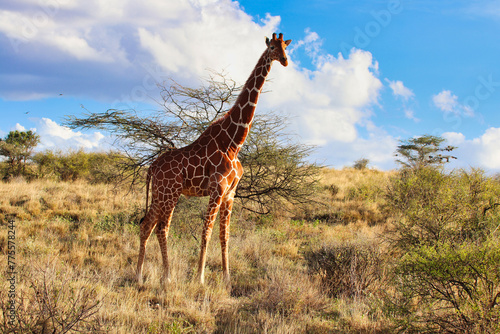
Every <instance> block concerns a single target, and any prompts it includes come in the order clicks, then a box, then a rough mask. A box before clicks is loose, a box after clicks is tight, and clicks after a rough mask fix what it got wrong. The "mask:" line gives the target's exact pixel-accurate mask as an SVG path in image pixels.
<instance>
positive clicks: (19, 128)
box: [14, 123, 26, 131]
mask: <svg viewBox="0 0 500 334" xmlns="http://www.w3.org/2000/svg"><path fill="white" fill-rule="evenodd" d="M14 131H26V128H25V127H24V126H22V125H21V124H19V123H16V126H15V127H14Z"/></svg>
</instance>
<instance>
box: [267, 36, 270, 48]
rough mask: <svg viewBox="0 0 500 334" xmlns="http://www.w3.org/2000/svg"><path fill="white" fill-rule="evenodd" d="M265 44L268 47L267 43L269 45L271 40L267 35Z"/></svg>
mask: <svg viewBox="0 0 500 334" xmlns="http://www.w3.org/2000/svg"><path fill="white" fill-rule="evenodd" d="M266 45H267V47H269V45H271V41H270V40H269V38H268V37H266Z"/></svg>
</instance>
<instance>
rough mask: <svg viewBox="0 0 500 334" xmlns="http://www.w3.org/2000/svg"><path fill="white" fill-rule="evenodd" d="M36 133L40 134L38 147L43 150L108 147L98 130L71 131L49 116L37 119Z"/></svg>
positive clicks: (98, 148)
mask: <svg viewBox="0 0 500 334" xmlns="http://www.w3.org/2000/svg"><path fill="white" fill-rule="evenodd" d="M37 125H38V126H37V131H36V133H37V134H38V135H40V139H41V142H40V145H39V149H42V150H45V149H50V150H63V151H64V150H67V149H85V150H100V149H106V148H109V146H108V145H107V144H106V142H105V140H104V139H105V136H104V135H103V134H101V133H100V132H94V133H91V134H84V133H82V132H79V131H73V130H71V129H70V128H68V127H65V126H61V125H59V124H57V123H56V122H54V121H53V120H51V119H49V118H42V119H39V120H38V121H37Z"/></svg>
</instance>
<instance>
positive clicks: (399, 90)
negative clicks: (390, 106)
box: [385, 79, 415, 101]
mask: <svg viewBox="0 0 500 334" xmlns="http://www.w3.org/2000/svg"><path fill="white" fill-rule="evenodd" d="M385 80H386V81H387V82H388V83H389V87H390V88H391V90H392V94H393V95H394V96H396V97H400V98H402V99H403V100H405V101H408V100H409V99H410V98H413V97H414V96H415V94H414V93H413V91H412V90H411V89H409V88H408V87H405V85H404V84H403V82H402V81H399V80H396V81H391V80H389V79H385Z"/></svg>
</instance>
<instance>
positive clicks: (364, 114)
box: [257, 50, 382, 145]
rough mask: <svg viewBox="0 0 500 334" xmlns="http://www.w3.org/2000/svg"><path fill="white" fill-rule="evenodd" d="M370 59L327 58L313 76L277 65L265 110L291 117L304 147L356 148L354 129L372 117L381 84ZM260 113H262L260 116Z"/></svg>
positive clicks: (360, 55) (357, 54)
mask: <svg viewBox="0 0 500 334" xmlns="http://www.w3.org/2000/svg"><path fill="white" fill-rule="evenodd" d="M377 70H378V64H377V63H376V62H375V61H374V60H373V58H372V55H371V53H369V52H366V51H362V50H354V51H353V52H352V53H351V54H350V55H349V58H347V59H344V58H343V57H342V56H341V55H340V54H339V57H338V58H335V57H333V56H330V55H328V56H326V57H324V61H323V62H322V63H319V64H317V65H316V68H315V69H314V70H312V71H310V70H305V69H301V68H297V67H296V65H295V64H294V63H293V62H291V64H290V65H289V67H287V68H283V67H282V66H281V65H279V64H276V65H274V67H273V69H272V70H271V74H270V77H271V80H270V82H268V83H267V84H266V86H265V90H270V91H271V92H272V93H270V94H264V95H263V96H262V98H261V100H260V101H261V102H259V103H261V104H262V105H261V107H262V108H263V109H265V108H270V109H274V110H282V111H283V112H285V113H286V114H287V115H291V117H292V121H293V125H294V127H295V130H296V131H297V132H298V133H299V135H300V136H301V137H302V138H303V139H304V140H306V141H308V142H310V143H313V144H316V145H326V144H327V143H328V142H331V141H339V142H343V143H349V142H353V141H354V140H355V139H356V138H357V136H358V133H357V129H356V127H357V126H359V125H361V124H362V123H363V121H364V120H365V119H367V118H369V117H370V116H371V111H370V108H369V107H370V106H371V105H373V104H376V102H377V98H378V96H379V91H380V88H381V87H382V84H381V82H380V80H379V79H378V78H377V75H376V73H377ZM257 112H258V111H257Z"/></svg>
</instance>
